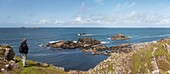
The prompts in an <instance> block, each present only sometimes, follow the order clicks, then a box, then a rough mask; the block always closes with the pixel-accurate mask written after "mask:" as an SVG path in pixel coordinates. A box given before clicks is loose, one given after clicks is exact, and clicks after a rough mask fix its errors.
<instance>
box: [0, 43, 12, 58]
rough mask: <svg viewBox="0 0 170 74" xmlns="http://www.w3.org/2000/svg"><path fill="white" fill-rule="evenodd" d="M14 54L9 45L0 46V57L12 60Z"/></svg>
mask: <svg viewBox="0 0 170 74" xmlns="http://www.w3.org/2000/svg"><path fill="white" fill-rule="evenodd" d="M14 56H15V53H14V51H13V49H12V48H11V47H10V46H7V45H4V46H1V47H0V57H2V58H3V59H4V60H7V61H10V60H13V58H14Z"/></svg>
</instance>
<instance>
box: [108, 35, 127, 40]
mask: <svg viewBox="0 0 170 74" xmlns="http://www.w3.org/2000/svg"><path fill="white" fill-rule="evenodd" d="M111 39H112V40H126V39H129V37H128V36H125V35H123V34H115V35H113V36H112V37H111Z"/></svg>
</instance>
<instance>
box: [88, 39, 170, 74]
mask: <svg viewBox="0 0 170 74" xmlns="http://www.w3.org/2000/svg"><path fill="white" fill-rule="evenodd" d="M169 41H170V38H168V39H163V40H159V41H153V42H145V43H136V44H132V45H131V49H132V50H131V52H129V53H111V56H109V57H108V58H107V59H106V60H104V61H102V62H100V63H99V64H98V65H97V66H96V67H94V68H93V69H90V70H88V72H87V73H89V74H169V73H170V58H169V49H170V48H169V47H170V46H169V45H170V43H169ZM123 47H128V46H126V45H124V44H123V46H120V47H113V48H114V49H119V48H123Z"/></svg>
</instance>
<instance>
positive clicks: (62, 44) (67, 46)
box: [47, 41, 78, 49]
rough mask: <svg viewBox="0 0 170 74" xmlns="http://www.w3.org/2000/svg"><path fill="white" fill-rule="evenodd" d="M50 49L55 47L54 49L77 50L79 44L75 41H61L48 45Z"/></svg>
mask: <svg viewBox="0 0 170 74" xmlns="http://www.w3.org/2000/svg"><path fill="white" fill-rule="evenodd" d="M47 46H48V47H54V48H63V49H75V48H77V47H78V46H77V44H76V43H74V42H73V41H59V42H55V43H49V44H48V45H47Z"/></svg>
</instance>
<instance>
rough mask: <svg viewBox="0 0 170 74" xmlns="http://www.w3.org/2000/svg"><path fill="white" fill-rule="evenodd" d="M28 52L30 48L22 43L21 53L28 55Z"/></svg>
mask: <svg viewBox="0 0 170 74" xmlns="http://www.w3.org/2000/svg"><path fill="white" fill-rule="evenodd" d="M28 50H29V48H28V46H27V43H24V42H22V43H21V45H20V47H19V52H20V53H23V54H27V53H28Z"/></svg>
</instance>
